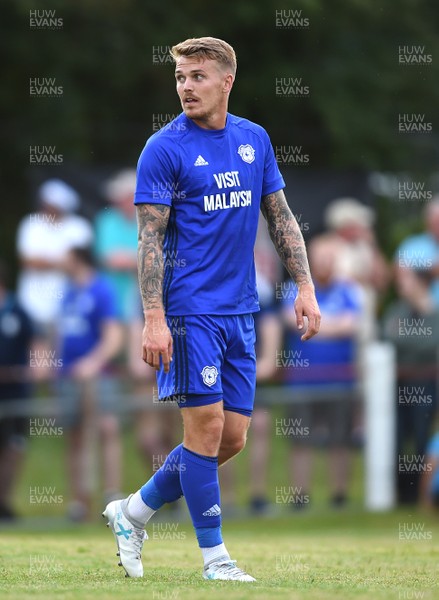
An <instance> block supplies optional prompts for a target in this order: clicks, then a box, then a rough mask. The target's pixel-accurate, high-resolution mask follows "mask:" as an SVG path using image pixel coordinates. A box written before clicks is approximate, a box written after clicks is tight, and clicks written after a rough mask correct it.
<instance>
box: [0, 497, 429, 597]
mask: <svg viewBox="0 0 439 600" xmlns="http://www.w3.org/2000/svg"><path fill="white" fill-rule="evenodd" d="M46 525H47V526H50V521H47V522H46ZM47 526H44V525H43V523H40V524H39V526H38V528H36V527H35V526H33V530H31V529H29V528H25V529H23V528H21V529H3V530H2V531H0V560H1V562H0V565H1V567H0V568H1V572H0V597H1V598H14V599H15V600H19V599H22V598H26V599H27V598H29V599H30V598H32V599H38V598H41V599H42V598H44V599H45V600H48V599H51V598H54V599H55V598H59V599H66V600H70V599H72V600H73V599H75V600H79V599H81V600H82V599H88V598H93V599H94V600H99V599H109V598H123V599H125V598H129V599H130V600H131V599H135V598H142V600H146V599H150V598H151V599H157V600H159V599H161V600H165V599H169V600H170V599H175V600H185V599H190V600H198V599H200V600H201V599H203V600H205V599H206V598H207V599H209V600H215V599H217V598H218V599H221V600H224V598H226V599H227V600H232V599H247V598H248V599H267V600H269V599H271V598H273V599H289V600H290V599H291V600H295V599H302V598H303V599H305V598H306V599H312V600H314V599H316V600H320V599H322V600H327V599H332V598H334V599H335V598H337V600H340V598H343V599H350V598H354V599H367V600H371V599H373V600H374V599H375V598H378V599H380V598H383V599H384V598H385V599H386V600H392V599H395V600H396V599H398V600H399V599H403V598H405V599H411V598H420V599H423V600H427V599H431V600H434V599H435V598H438V597H439V583H438V571H437V565H438V559H439V546H438V543H437V540H438V539H439V524H438V522H437V520H434V519H433V518H432V517H426V516H425V515H423V514H420V513H414V512H410V511H407V512H402V511H401V512H394V513H389V514H376V515H371V514H365V513H363V512H354V511H352V510H351V511H344V512H340V513H329V512H328V511H326V512H320V513H319V512H315V511H313V510H312V509H310V510H309V513H307V514H298V515H291V516H290V517H288V516H287V517H282V518H278V519H272V520H263V519H257V520H248V521H229V522H227V521H226V522H225V525H224V535H225V540H226V543H227V546H228V548H229V551H230V553H231V556H232V558H235V559H237V560H238V564H239V565H240V566H241V567H242V568H244V569H246V570H248V571H249V572H250V573H251V574H252V575H254V576H255V577H256V578H257V582H256V583H253V584H244V583H234V582H207V581H204V580H203V579H202V578H201V557H200V553H199V550H198V548H197V545H196V541H195V536H194V533H193V531H192V527H191V525H190V523H182V524H176V523H165V522H161V523H159V522H157V523H155V524H154V523H150V525H149V527H148V533H149V536H150V540H148V541H147V542H146V543H145V546H144V551H143V563H144V566H145V577H144V578H143V579H142V580H134V579H126V578H125V577H124V571H123V570H122V569H121V568H120V567H117V558H116V556H115V553H116V547H115V543H114V538H113V536H112V534H111V532H110V531H109V530H107V529H106V527H105V526H104V523H103V521H102V524H101V525H100V526H99V525H98V524H96V525H95V524H93V525H87V526H75V527H67V526H64V527H63V528H62V529H59V530H56V531H54V530H48V529H47Z"/></svg>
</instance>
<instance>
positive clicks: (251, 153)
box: [238, 144, 255, 164]
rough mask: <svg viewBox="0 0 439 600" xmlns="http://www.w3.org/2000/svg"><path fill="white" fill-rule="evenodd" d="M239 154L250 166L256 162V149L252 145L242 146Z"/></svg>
mask: <svg viewBox="0 0 439 600" xmlns="http://www.w3.org/2000/svg"><path fill="white" fill-rule="evenodd" d="M238 154H239V156H240V157H241V158H242V160H243V161H244V162H246V163H248V164H250V163H252V162H253V161H254V160H255V149H254V148H253V146H250V144H241V145H240V146H239V148H238Z"/></svg>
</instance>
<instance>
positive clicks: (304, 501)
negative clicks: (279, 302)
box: [278, 235, 362, 509]
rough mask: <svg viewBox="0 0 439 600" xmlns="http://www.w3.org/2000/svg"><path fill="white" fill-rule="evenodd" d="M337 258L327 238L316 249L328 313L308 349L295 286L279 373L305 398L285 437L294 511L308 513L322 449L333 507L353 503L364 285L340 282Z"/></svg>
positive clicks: (314, 267)
mask: <svg viewBox="0 0 439 600" xmlns="http://www.w3.org/2000/svg"><path fill="white" fill-rule="evenodd" d="M336 254H337V245H336V243H335V242H334V240H331V239H330V238H328V237H326V236H324V235H323V236H320V237H318V238H314V240H312V241H311V243H310V246H309V257H310V264H311V272H312V275H313V278H314V281H315V286H316V297H317V301H318V303H319V306H320V310H321V313H322V325H321V328H320V333H319V336H318V337H316V338H314V339H312V340H310V341H309V342H308V343H306V344H304V343H303V341H302V340H301V339H300V333H299V332H298V331H297V326H296V321H295V314H294V301H295V296H296V295H295V293H294V286H292V287H291V288H290V289H291V290H292V292H293V293H291V294H288V295H286V296H285V301H284V314H285V319H286V323H287V325H288V328H289V331H288V333H287V336H286V347H285V350H284V353H283V355H282V358H281V360H280V361H278V362H279V365H278V367H279V369H281V370H282V371H283V372H284V377H283V379H284V381H285V382H286V383H287V384H288V385H289V386H291V391H292V393H293V394H294V396H295V399H296V400H297V399H298V397H300V398H299V402H294V403H293V404H292V406H291V409H290V411H289V416H288V419H287V421H286V423H285V424H284V425H285V429H284V432H285V435H287V437H289V439H290V441H291V442H292V451H291V462H290V464H291V471H292V472H291V479H292V481H293V487H294V490H295V494H294V496H295V498H294V499H293V502H292V506H293V507H294V508H296V509H299V508H300V509H302V508H305V507H306V506H307V505H308V502H309V500H310V484H311V477H312V468H311V467H312V460H313V453H312V447H313V446H316V445H321V444H324V445H326V446H327V447H328V448H329V450H328V467H329V468H328V473H329V487H330V489H331V502H332V504H333V506H335V507H339V506H342V505H343V504H344V503H345V502H346V500H347V493H348V474H349V459H350V454H349V445H350V436H351V427H352V411H353V400H354V398H355V393H356V392H355V385H356V382H357V373H356V351H357V334H358V331H359V327H360V324H361V323H360V320H361V310H362V305H361V292H360V287H359V286H358V284H357V283H354V282H352V281H349V280H338V279H337V278H336V273H335V264H336V260H335V259H336ZM281 431H282V429H281Z"/></svg>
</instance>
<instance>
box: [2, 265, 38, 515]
mask: <svg viewBox="0 0 439 600" xmlns="http://www.w3.org/2000/svg"><path fill="white" fill-rule="evenodd" d="M32 336H33V329H32V324H31V320H30V318H29V317H28V316H27V314H26V313H25V312H24V310H23V309H22V308H21V306H20V304H19V303H18V301H17V298H16V297H15V295H14V294H12V293H11V292H9V291H8V290H7V288H6V275H5V268H4V266H3V264H0V520H10V519H14V518H15V516H16V515H15V513H14V511H13V509H12V499H11V496H12V492H13V489H14V484H15V482H16V479H17V476H18V474H19V471H20V467H21V464H22V461H23V456H24V451H25V447H26V436H27V433H28V431H29V419H28V415H27V413H26V406H19V407H18V408H19V409H21V411H23V410H24V412H21V411H20V410H17V411H15V409H16V405H17V403H18V404H20V402H21V403H23V402H25V400H26V399H27V398H29V392H30V389H29V383H28V381H27V371H28V369H29V356H30V350H31V342H32ZM8 410H9V411H11V410H14V413H13V414H12V413H11V414H8Z"/></svg>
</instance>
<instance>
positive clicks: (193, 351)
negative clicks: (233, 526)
mask: <svg viewBox="0 0 439 600" xmlns="http://www.w3.org/2000/svg"><path fill="white" fill-rule="evenodd" d="M171 54H172V56H173V59H174V61H175V80H176V86H177V93H178V96H179V98H180V102H181V106H182V109H183V112H182V113H181V114H180V115H179V116H178V117H177V118H176V119H174V120H173V121H172V122H170V123H169V124H168V125H166V126H165V127H163V128H162V129H161V130H160V131H157V132H156V133H154V135H152V136H151V137H150V138H149V139H148V141H147V143H146V145H145V148H144V149H143V151H142V154H141V156H140V159H139V163H138V169H137V188H136V193H135V199H134V202H135V204H136V207H137V219H138V233H139V235H138V237H139V245H138V272H139V285H140V291H141V296H142V302H143V311H144V316H145V327H144V330H143V348H142V353H143V360H144V361H145V362H146V363H147V364H149V365H151V366H152V367H154V368H155V369H156V370H157V383H158V390H159V398H160V399H163V400H166V399H169V398H172V399H174V400H175V401H176V402H177V403H178V405H179V407H180V409H181V415H182V419H183V426H184V437H183V442H182V443H181V444H180V445H179V446H177V447H176V448H174V450H173V451H172V452H171V453H170V454H169V455H168V457H167V458H166V460H165V462H164V463H163V465H162V467H161V468H160V469H159V470H158V471H157V472H156V473H155V474H154V475H153V477H151V479H150V480H149V481H147V482H146V483H145V484H144V485H143V486H142V487H141V488H140V489H139V490H138V491H137V492H135V493H134V494H131V495H130V496H129V497H128V498H126V499H124V500H117V501H114V502H111V503H110V504H108V505H107V507H106V508H105V510H104V513H103V515H104V517H106V518H107V519H108V524H109V526H110V527H111V529H112V531H113V533H114V536H115V538H116V541H117V546H118V553H119V556H120V563H119V564H121V565H122V566H123V567H124V569H125V571H126V574H127V575H128V576H129V577H142V576H143V566H142V562H141V551H142V547H143V543H144V540H145V539H147V535H146V532H145V526H146V524H147V523H148V521H149V520H150V519H151V517H152V516H153V515H154V513H155V512H156V511H157V510H159V509H160V508H161V507H162V506H163V505H164V504H165V503H166V502H174V501H176V500H177V499H178V498H180V497H181V496H184V498H185V501H186V503H187V506H188V509H189V512H190V515H191V519H192V523H193V526H194V528H195V533H196V536H197V540H198V545H199V547H200V549H201V553H202V557H203V562H204V570H203V577H204V578H205V579H212V580H213V579H216V580H235V581H248V582H251V581H255V579H254V578H253V577H252V576H251V575H249V574H248V573H246V572H245V571H243V570H242V569H240V568H239V567H238V566H237V564H236V561H234V560H232V559H231V557H230V555H229V553H228V551H227V547H226V546H225V544H224V541H223V538H222V533H221V500H220V488H219V483H218V467H219V466H220V465H222V464H224V463H225V462H226V461H228V460H229V459H231V458H232V457H233V456H235V455H236V454H238V452H240V451H241V450H242V449H243V448H244V446H245V442H246V434H247V429H248V427H249V424H250V419H251V415H252V410H253V402H254V395H255V384H256V358H255V348H254V345H255V330H254V321H253V316H252V313H254V312H256V311H258V310H259V305H258V294H257V290H256V282H255V266H254V260H253V248H254V244H255V238H256V231H257V227H258V218H259V211H261V212H262V214H263V215H264V217H265V219H266V221H267V225H268V229H269V232H270V236H271V239H272V241H273V244H274V246H275V248H276V250H277V252H278V254H279V256H280V258H281V259H282V261H283V264H284V265H285V267H286V269H287V270H288V272H289V274H290V276H291V277H292V278H293V279H294V281H295V283H296V285H297V287H298V294H297V300H296V303H295V312H296V317H297V325H298V327H299V329H302V331H303V332H304V333H303V335H302V339H303V340H307V339H309V338H311V337H312V336H314V335H315V334H316V333H317V332H318V330H319V326H320V312H319V308H318V305H317V301H316V298H315V294H314V286H313V283H312V280H311V276H310V270H309V266H308V260H307V255H306V250H305V245H304V241H303V237H302V234H301V231H300V227H299V225H298V224H297V222H296V219H295V218H294V216H293V214H292V213H291V211H290V209H289V207H288V204H287V201H286V199H285V195H284V192H283V188H284V187H285V183H284V180H283V178H282V176H281V174H280V172H279V169H278V167H277V164H276V160H275V156H274V152H273V148H272V146H271V143H270V139H269V137H268V135H267V133H266V131H265V130H264V129H263V128H262V127H260V126H259V125H256V124H255V123H252V122H251V121H248V120H247V119H243V118H241V117H237V116H234V115H232V114H230V113H229V112H228V101H229V95H230V92H231V90H232V86H233V82H234V80H235V75H236V56H235V52H234V50H233V48H232V47H231V46H230V45H229V44H228V43H226V42H224V41H223V40H220V39H216V38H213V37H202V38H196V39H188V40H186V41H184V42H182V43H180V44H177V45H176V46H174V47H173V48H172V50H171Z"/></svg>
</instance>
